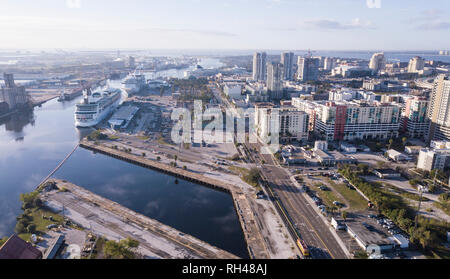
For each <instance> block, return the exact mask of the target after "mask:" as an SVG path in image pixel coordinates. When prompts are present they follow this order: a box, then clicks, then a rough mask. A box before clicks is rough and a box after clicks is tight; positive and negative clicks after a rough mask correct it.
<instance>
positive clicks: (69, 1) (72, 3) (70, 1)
mask: <svg viewBox="0 0 450 279" xmlns="http://www.w3.org/2000/svg"><path fill="white" fill-rule="evenodd" d="M66 6H67V8H69V9H80V8H81V0H66Z"/></svg>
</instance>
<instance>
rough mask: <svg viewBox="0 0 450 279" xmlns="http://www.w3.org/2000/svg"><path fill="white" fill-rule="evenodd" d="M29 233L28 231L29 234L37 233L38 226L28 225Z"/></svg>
mask: <svg viewBox="0 0 450 279" xmlns="http://www.w3.org/2000/svg"><path fill="white" fill-rule="evenodd" d="M27 231H28V232H29V233H36V225H35V224H30V225H28V227H27Z"/></svg>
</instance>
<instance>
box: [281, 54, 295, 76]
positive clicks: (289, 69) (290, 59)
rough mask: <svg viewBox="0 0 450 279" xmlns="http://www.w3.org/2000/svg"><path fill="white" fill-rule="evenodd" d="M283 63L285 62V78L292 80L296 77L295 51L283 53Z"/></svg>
mask: <svg viewBox="0 0 450 279" xmlns="http://www.w3.org/2000/svg"><path fill="white" fill-rule="evenodd" d="M281 64H283V71H284V72H283V79H284V80H292V79H293V78H294V53H293V52H283V53H282V54H281Z"/></svg>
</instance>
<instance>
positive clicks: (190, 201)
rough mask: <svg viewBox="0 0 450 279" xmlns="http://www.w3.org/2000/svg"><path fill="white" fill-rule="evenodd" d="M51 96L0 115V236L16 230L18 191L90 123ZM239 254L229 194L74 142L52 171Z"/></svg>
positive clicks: (240, 241)
mask: <svg viewBox="0 0 450 279" xmlns="http://www.w3.org/2000/svg"><path fill="white" fill-rule="evenodd" d="M79 100H80V98H77V99H75V100H73V101H71V102H65V103H59V102H57V100H52V101H49V102H47V103H45V104H43V105H42V106H41V107H39V108H35V109H34V111H33V112H32V113H29V114H15V115H13V116H11V117H7V118H5V119H2V120H0V150H1V154H0V170H1V171H0V190H1V191H2V195H0V218H1V220H2V221H1V222H0V236H7V235H9V234H11V233H12V232H13V230H14V226H15V222H16V216H17V215H18V214H20V213H21V210H20V201H19V196H20V194H21V193H25V192H30V191H33V190H34V188H35V187H36V186H37V185H38V184H39V182H40V181H41V180H42V179H43V178H44V177H46V176H47V175H48V174H49V173H50V172H51V171H52V170H53V168H55V167H56V166H57V165H58V164H59V162H60V161H61V160H62V159H63V158H64V157H65V156H66V155H67V154H68V153H69V152H70V151H71V150H72V149H73V148H74V146H75V145H76V144H77V143H78V141H79V140H80V139H81V138H82V137H83V136H85V135H86V134H87V133H89V132H90V130H89V129H88V130H82V131H80V130H77V129H75V127H74V118H73V113H74V110H75V107H74V105H75V103H76V102H78V101H79ZM55 177H58V178H62V179H66V180H70V181H72V182H74V183H76V184H78V185H81V186H83V187H86V189H88V190H90V191H92V192H94V193H96V194H100V195H104V196H105V197H107V198H109V199H111V200H114V201H116V202H119V203H121V204H123V205H124V206H127V207H130V208H131V209H132V210H135V211H138V212H140V213H142V214H144V215H147V216H148V217H151V218H155V219H157V220H158V221H161V222H162V223H165V224H167V225H169V226H172V227H174V228H176V229H178V230H180V231H183V232H185V233H188V234H191V235H193V236H195V237H198V238H199V239H202V240H204V241H207V242H210V243H211V244H213V245H216V246H218V247H220V248H223V249H225V250H227V251H230V252H232V253H234V254H236V255H238V256H241V257H248V255H247V249H246V245H245V241H244V237H243V234H242V231H241V228H240V225H239V221H238V218H237V215H236V213H235V210H234V207H233V202H232V199H231V197H230V196H229V195H228V194H226V193H223V192H220V191H216V190H212V189H209V188H206V187H203V186H200V185H197V184H193V183H190V182H186V181H183V180H179V181H178V184H176V183H175V178H173V177H170V176H167V175H164V174H161V173H158V172H155V171H151V170H148V169H143V168H140V167H137V166H135V165H130V164H127V163H124V162H122V161H118V160H115V159H112V158H109V157H106V156H104V155H99V154H98V155H95V154H93V153H92V152H90V151H87V150H84V149H78V150H77V151H76V152H75V153H74V155H73V157H71V158H70V159H69V160H68V161H67V162H66V164H65V165H64V166H63V167H62V168H61V169H60V170H59V171H58V172H57V173H56V174H55Z"/></svg>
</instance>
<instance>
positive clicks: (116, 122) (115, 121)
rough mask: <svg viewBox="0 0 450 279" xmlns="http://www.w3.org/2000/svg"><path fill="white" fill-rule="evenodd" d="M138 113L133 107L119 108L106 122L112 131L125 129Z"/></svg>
mask: <svg viewBox="0 0 450 279" xmlns="http://www.w3.org/2000/svg"><path fill="white" fill-rule="evenodd" d="M138 111H139V108H138V107H135V106H122V107H120V108H119V109H118V110H117V111H116V112H115V113H114V115H113V116H112V117H111V119H110V120H109V121H108V123H109V125H110V126H111V128H112V129H126V128H127V127H128V125H129V124H130V122H131V120H133V118H134V117H135V116H136V114H137V112H138Z"/></svg>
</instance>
